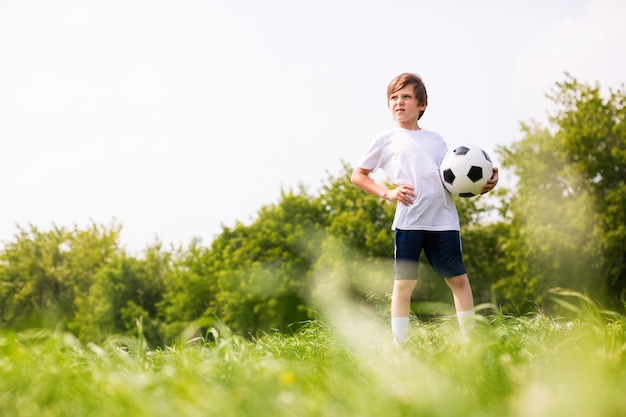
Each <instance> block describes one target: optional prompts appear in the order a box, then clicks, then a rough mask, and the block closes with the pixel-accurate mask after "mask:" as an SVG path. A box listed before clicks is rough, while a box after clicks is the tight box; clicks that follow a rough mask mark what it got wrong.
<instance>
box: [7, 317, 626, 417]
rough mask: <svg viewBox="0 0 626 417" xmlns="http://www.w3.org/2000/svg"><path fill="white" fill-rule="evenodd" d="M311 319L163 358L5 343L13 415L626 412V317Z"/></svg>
mask: <svg viewBox="0 0 626 417" xmlns="http://www.w3.org/2000/svg"><path fill="white" fill-rule="evenodd" d="M410 331H411V336H410V340H409V343H408V344H407V345H406V346H402V347H397V346H394V345H393V344H392V343H391V342H390V331H389V329H388V328H386V327H385V323H382V322H375V321H372V320H368V321H362V322H357V321H355V322H352V323H325V322H322V321H312V322H308V323H304V325H303V326H302V327H300V328H299V330H297V331H295V332H294V333H293V334H290V335H285V334H282V333H274V334H267V335H265V336H263V337H259V338H255V339H244V338H240V337H235V336H232V335H230V334H229V333H228V331H227V330H226V329H221V328H219V326H216V327H213V328H209V329H208V330H207V331H206V333H205V334H204V337H200V338H195V339H191V340H188V341H187V342H185V343H180V344H176V345H173V346H169V347H166V348H161V349H153V348H150V347H149V346H147V345H146V344H145V342H144V340H143V338H142V337H141V334H138V335H137V337H134V338H124V337H117V338H111V339H110V340H108V341H107V342H106V343H103V344H100V345H95V344H81V343H79V341H78V340H76V339H75V338H74V337H73V336H72V335H70V334H67V333H63V332H51V331H35V330H33V331H32V332H24V333H11V332H6V331H5V332H2V333H0V415H1V416H3V417H11V416H40V417H45V416H81V417H85V416H103V417H104V416H133V417H140V416H151V417H154V416H220V417H228V416H237V417H244V416H254V417H261V416H271V417H279V416H290V417H294V416H377V417H381V416H387V417H388V416H429V417H435V416H442V417H443V416H445V417H454V416H465V417H467V416H476V417H478V416H480V417H488V416H494V417H495V416H498V417H502V416H520V417H521V416H524V417H542V416H546V417H547V416H549V417H557V416H567V417H593V416H605V417H624V416H626V319H625V318H624V317H623V316H620V315H617V314H609V313H602V312H598V311H580V312H579V314H578V315H577V317H575V318H573V319H572V318H570V319H568V320H565V319H555V318H548V317H545V316H543V315H541V314H535V315H531V316H524V317H507V316H504V315H502V314H497V313H493V314H486V315H479V320H478V321H477V324H476V327H475V331H474V333H473V334H472V336H471V338H469V339H463V338H461V337H460V335H459V331H458V327H457V326H456V323H455V321H454V320H453V319H452V318H450V319H446V318H441V319H437V320H435V321H432V322H428V323H422V322H419V321H418V320H416V319H415V320H413V321H412V323H411V330H410Z"/></svg>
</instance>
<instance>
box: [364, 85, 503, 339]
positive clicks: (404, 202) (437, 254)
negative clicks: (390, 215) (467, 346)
mask: <svg viewBox="0 0 626 417" xmlns="http://www.w3.org/2000/svg"><path fill="white" fill-rule="evenodd" d="M427 105H428V96H427V94H426V87H425V86H424V83H423V82H422V79H421V78H420V77H419V76H418V75H416V74H410V73H404V74H400V75H399V76H397V77H396V78H394V79H393V80H392V81H391V83H390V84H389V86H388V88H387V107H388V108H389V110H390V111H391V115H392V116H393V118H394V120H395V121H396V127H395V128H392V129H389V130H387V131H385V132H382V133H380V134H379V135H378V136H377V137H376V139H375V140H374V142H373V143H372V144H371V146H370V148H369V149H368V151H367V152H366V153H365V156H364V157H363V159H362V160H361V162H360V163H359V164H358V167H357V168H356V169H355V170H354V172H353V173H352V183H353V184H354V185H355V186H357V187H359V188H361V189H362V190H364V191H366V192H368V193H370V194H373V195H376V196H379V197H382V198H384V199H386V200H389V201H398V203H399V204H397V206H396V213H395V216H394V219H393V224H392V226H391V228H392V230H394V258H395V266H394V270H395V274H394V285H393V292H392V295H391V330H392V334H393V340H394V342H395V343H396V344H402V343H404V342H406V340H407V335H408V328H409V313H410V303H411V294H412V292H413V289H414V288H415V285H416V283H417V270H418V269H417V265H418V259H419V257H420V253H421V252H422V250H424V253H425V254H426V257H427V259H428V261H429V263H430V264H431V265H432V267H433V269H434V270H435V271H436V272H437V274H438V275H440V276H441V277H443V278H444V279H445V281H446V284H448V287H449V288H450V290H451V291H452V295H453V298H454V306H455V309H456V312H457V317H458V321H459V325H460V327H461V333H462V334H463V335H466V334H467V333H468V331H469V329H470V328H471V327H472V326H473V324H474V299H473V295H472V288H471V286H470V283H469V280H468V278H467V274H466V271H465V267H464V265H463V259H462V255H461V238H460V224H459V216H458V213H457V211H456V206H455V203H454V199H453V197H452V195H451V194H450V193H449V192H448V191H447V190H446V189H445V188H444V186H443V184H442V182H441V179H440V177H439V165H440V163H441V160H442V159H443V157H444V155H445V154H446V152H447V149H448V148H447V145H446V143H445V142H444V140H443V138H442V137H441V136H439V135H438V134H436V133H434V132H430V131H427V130H423V129H421V128H420V127H419V125H418V120H419V119H420V118H421V117H422V115H423V114H424V111H425V110H426V106H427ZM378 169H382V170H383V171H384V172H385V174H386V175H387V177H388V178H389V180H390V181H391V182H392V183H393V184H397V187H396V188H393V189H387V188H386V187H384V186H382V185H380V184H377V183H376V182H374V181H373V180H372V179H371V178H370V177H369V174H370V173H372V172H375V171H376V170H378ZM497 182H498V169H497V168H495V167H494V169H493V176H492V178H491V179H490V180H489V181H488V182H487V184H486V185H485V186H484V188H483V190H482V193H483V194H484V193H486V192H489V191H491V190H492V189H493V188H494V187H495V186H496V184H497Z"/></svg>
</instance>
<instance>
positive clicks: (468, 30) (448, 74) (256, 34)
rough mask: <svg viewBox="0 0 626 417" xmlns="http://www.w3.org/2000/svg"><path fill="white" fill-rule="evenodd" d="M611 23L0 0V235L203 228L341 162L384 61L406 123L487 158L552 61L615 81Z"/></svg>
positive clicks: (390, 1)
mask: <svg viewBox="0 0 626 417" xmlns="http://www.w3.org/2000/svg"><path fill="white" fill-rule="evenodd" d="M624 22H626V1H623V0H552V1H549V0H525V1H521V0H520V1H498V0H479V1H473V2H466V1H461V0H459V1H452V0H448V1H437V2H434V1H419V0H405V1H401V0H385V1H382V0H379V1H373V0H360V1H358V0H345V1H342V0H317V1H314V2H313V1H306V2H305V1H298V0H264V1H257V0H239V1H236V2H235V1H232V2H231V1H218V0H159V1H157V0H108V1H84V0H74V1H72V0H55V1H47V0H2V1H0V140H1V143H2V147H1V152H0V192H1V194H0V195H1V196H2V201H1V203H0V242H7V241H12V240H13V239H14V236H15V234H16V233H17V231H18V229H17V225H21V226H24V227H27V226H28V225H29V224H33V225H35V226H37V227H38V228H40V229H43V230H48V229H50V228H51V227H52V226H53V225H57V226H65V227H68V228H72V227H73V226H74V225H78V226H80V227H84V226H86V225H89V224H90V223H91V221H94V222H96V223H97V224H107V225H109V224H111V223H112V222H113V221H114V220H115V221H116V222H117V223H119V224H121V225H122V227H123V229H122V237H121V240H122V244H123V245H125V247H126V248H127V249H128V250H130V251H141V250H143V249H145V247H146V246H148V245H150V244H152V243H153V242H154V241H155V238H158V239H160V240H161V241H162V242H163V243H165V244H166V245H167V246H169V245H170V244H173V245H176V246H178V245H181V244H182V245H187V244H188V243H189V242H190V241H191V239H192V238H193V237H199V238H201V239H202V242H203V243H205V244H209V243H210V242H211V241H212V240H213V238H214V237H215V236H217V235H218V234H219V233H220V232H221V230H222V225H225V226H234V224H235V222H236V221H241V222H243V223H245V224H247V223H249V222H250V221H251V220H252V219H253V218H254V216H255V215H256V213H257V212H258V210H259V209H260V208H261V206H263V205H266V204H273V203H276V202H278V200H279V196H280V192H281V189H285V190H288V189H295V188H297V187H298V185H299V184H304V185H305V186H307V187H309V189H310V190H311V191H312V192H314V191H316V190H317V189H318V188H319V186H320V185H321V184H322V182H323V181H324V180H326V179H327V177H328V174H329V173H330V174H333V175H336V174H338V173H339V172H340V169H341V164H342V161H346V162H348V163H350V164H352V165H353V166H354V164H355V163H356V161H357V160H358V159H359V158H360V156H361V154H362V153H363V152H364V150H365V148H366V146H367V145H368V144H369V142H370V141H371V139H372V137H373V135H374V134H375V133H376V132H378V131H380V130H383V129H386V128H388V127H390V126H391V125H392V120H391V117H390V116H389V114H388V113H387V108H386V101H385V100H386V98H385V91H386V87H387V84H388V83H389V81H390V80H391V78H393V77H394V76H395V75H397V74H399V73H401V72H417V73H419V74H421V75H422V77H423V79H424V81H425V83H426V86H427V89H428V93H429V106H428V109H427V111H426V113H425V115H424V117H423V118H422V120H421V121H420V125H421V126H422V127H423V128H426V129H430V130H434V131H437V132H439V133H440V134H442V135H443V136H444V138H445V139H446V140H447V142H448V144H449V145H450V146H451V147H452V146H454V145H455V144H458V143H459V142H463V141H468V142H471V143H476V144H480V145H482V146H483V147H484V148H485V149H487V150H488V151H489V152H491V153H492V156H494V157H495V155H493V150H494V149H495V147H496V146H498V145H508V144H510V143H511V142H513V141H517V140H519V139H521V137H522V134H521V132H520V130H519V123H520V122H523V121H526V122H527V121H530V120H531V119H536V120H539V121H542V120H545V115H546V112H547V110H548V109H549V107H548V106H549V102H548V100H547V99H546V98H545V94H546V93H548V92H549V91H550V90H551V89H552V88H553V86H554V84H555V83H556V82H559V81H563V80H565V75H564V72H565V71H567V72H569V73H571V74H572V76H574V77H575V78H576V79H578V80H579V81H582V82H588V83H592V84H595V83H596V82H599V83H600V85H601V86H602V87H605V88H608V87H611V88H614V89H616V88H619V87H621V85H622V84H623V83H625V82H626V53H625V51H626V25H625V24H624ZM495 159H496V160H497V158H495Z"/></svg>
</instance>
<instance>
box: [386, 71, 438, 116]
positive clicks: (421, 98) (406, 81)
mask: <svg viewBox="0 0 626 417" xmlns="http://www.w3.org/2000/svg"><path fill="white" fill-rule="evenodd" d="M408 85H412V86H413V93H414V94H415V98H416V99H417V102H418V103H419V104H420V105H421V104H426V105H428V94H426V86H425V85H424V81H422V78H421V77H420V76H419V75H417V74H412V73H409V72H405V73H404V74H400V75H398V76H397V77H396V78H394V79H393V80H391V82H390V83H389V87H387V103H389V98H390V97H391V95H392V94H393V93H395V92H397V91H400V90H402V89H403V88H404V87H406V86H408ZM425 110H426V109H424V110H422V111H421V112H420V114H419V116H417V120H419V119H420V118H421V117H422V115H423V114H424V111H425Z"/></svg>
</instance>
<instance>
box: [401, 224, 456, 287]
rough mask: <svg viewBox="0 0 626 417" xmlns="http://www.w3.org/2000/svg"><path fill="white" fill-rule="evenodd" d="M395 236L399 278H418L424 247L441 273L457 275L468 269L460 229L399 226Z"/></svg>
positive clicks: (441, 274)
mask: <svg viewBox="0 0 626 417" xmlns="http://www.w3.org/2000/svg"><path fill="white" fill-rule="evenodd" d="M393 240H394V259H395V266H394V269H395V274H394V278H395V279H417V266H418V261H419V258H420V255H421V253H422V250H424V254H425V255H426V259H428V262H429V263H430V265H431V266H432V267H433V269H434V270H435V272H436V273H437V274H438V275H439V276H440V277H443V278H450V277H456V276H458V275H463V274H465V272H466V271H465V265H463V255H462V253H461V234H460V233H459V232H458V231H457V230H448V231H443V232H429V231H425V230H399V229H396V231H395V234H394V239H393Z"/></svg>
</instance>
